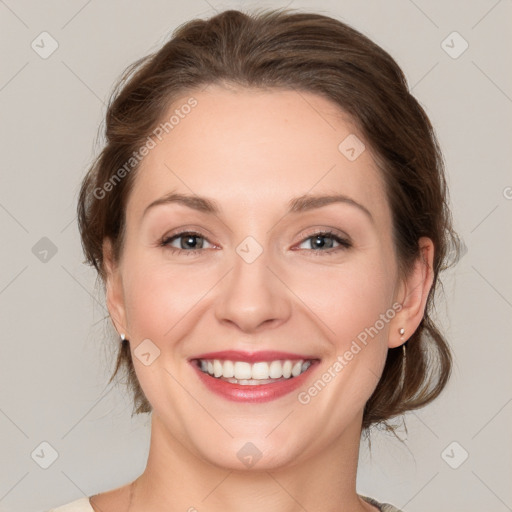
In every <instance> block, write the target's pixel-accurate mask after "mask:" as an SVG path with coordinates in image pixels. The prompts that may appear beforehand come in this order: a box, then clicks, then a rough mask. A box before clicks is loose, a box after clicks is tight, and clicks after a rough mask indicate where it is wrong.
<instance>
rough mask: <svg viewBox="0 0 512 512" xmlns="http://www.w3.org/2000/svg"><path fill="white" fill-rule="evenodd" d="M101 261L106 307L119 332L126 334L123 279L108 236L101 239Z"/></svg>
mask: <svg viewBox="0 0 512 512" xmlns="http://www.w3.org/2000/svg"><path fill="white" fill-rule="evenodd" d="M103 263H104V266H105V274H106V275H105V288H106V301H107V308H108V312H109V314H110V319H111V320H112V323H113V324H114V327H115V328H116V330H117V332H118V333H119V334H121V333H122V334H126V337H127V338H128V339H129V336H128V334H127V331H126V314H125V305H124V291H123V281H122V279H121V272H120V270H119V266H118V265H117V263H116V262H115V261H114V258H113V247H112V241H111V240H110V238H105V239H104V240H103Z"/></svg>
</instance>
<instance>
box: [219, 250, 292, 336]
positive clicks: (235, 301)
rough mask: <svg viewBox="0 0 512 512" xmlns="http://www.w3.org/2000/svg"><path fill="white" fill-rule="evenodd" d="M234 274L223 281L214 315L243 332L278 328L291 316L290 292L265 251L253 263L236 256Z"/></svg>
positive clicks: (231, 273)
mask: <svg viewBox="0 0 512 512" xmlns="http://www.w3.org/2000/svg"><path fill="white" fill-rule="evenodd" d="M233 265H234V266H233V268H232V270H231V272H229V273H228V275H227V276H226V277H225V278H224V279H223V280H222V283H221V288H220V291H219V295H218V296H217V297H216V301H215V316H216V318H217V320H218V321H219V322H221V323H223V324H226V325H229V326H231V327H234V328H237V329H239V330H240V331H243V332H244V333H252V332H254V333H256V332H260V331H261V330H263V329H268V328H276V327H278V326H279V325H281V324H283V323H284V322H286V321H287V320H288V318H289V316H290V313H291V295H292V294H291V292H290V291H289V290H288V288H287V287H286V285H285V283H284V282H283V280H281V279H280V277H279V271H278V270H277V268H272V267H275V265H273V264H271V262H269V261H268V258H267V256H266V253H265V251H264V252H263V253H262V254H261V255H260V256H259V257H258V258H257V259H256V260H255V261H253V262H252V263H248V262H247V261H245V260H244V259H243V258H242V257H240V256H238V254H235V257H234V260H233Z"/></svg>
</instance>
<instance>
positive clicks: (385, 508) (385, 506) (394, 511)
mask: <svg viewBox="0 0 512 512" xmlns="http://www.w3.org/2000/svg"><path fill="white" fill-rule="evenodd" d="M359 497H360V498H362V499H363V500H364V501H366V502H367V503H369V504H370V505H374V506H376V507H377V508H378V509H379V510H380V511H381V512H404V511H403V510H400V509H398V508H396V507H395V506H393V505H390V504H389V503H380V502H378V501H377V500H374V499H373V498H369V497H368V496H363V495H361V494H360V495H359Z"/></svg>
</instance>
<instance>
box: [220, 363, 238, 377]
mask: <svg viewBox="0 0 512 512" xmlns="http://www.w3.org/2000/svg"><path fill="white" fill-rule="evenodd" d="M222 375H223V377H227V378H230V377H234V376H235V365H234V363H233V361H224V371H223V372H222Z"/></svg>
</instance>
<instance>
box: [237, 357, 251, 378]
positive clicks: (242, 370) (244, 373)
mask: <svg viewBox="0 0 512 512" xmlns="http://www.w3.org/2000/svg"><path fill="white" fill-rule="evenodd" d="M251 375H252V372H251V365H250V364H249V363H246V362H245V361H237V362H236V363H235V379H239V380H240V379H250V378H251Z"/></svg>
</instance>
